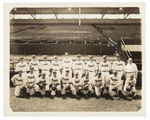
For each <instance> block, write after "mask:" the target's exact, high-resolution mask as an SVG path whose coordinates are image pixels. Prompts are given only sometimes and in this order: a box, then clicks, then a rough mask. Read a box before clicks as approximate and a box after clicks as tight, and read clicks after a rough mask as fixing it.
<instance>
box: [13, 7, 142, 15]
mask: <svg viewBox="0 0 150 120" xmlns="http://www.w3.org/2000/svg"><path fill="white" fill-rule="evenodd" d="M80 10H81V14H104V13H105V14H140V11H139V8H138V7H122V8H119V7H82V8H80ZM29 13H31V14H78V13H79V8H74V7H73V8H14V9H12V10H11V11H10V14H29Z"/></svg>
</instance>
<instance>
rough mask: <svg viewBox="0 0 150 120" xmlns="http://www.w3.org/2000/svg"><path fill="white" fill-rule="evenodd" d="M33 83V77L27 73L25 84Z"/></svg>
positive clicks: (34, 80)
mask: <svg viewBox="0 0 150 120" xmlns="http://www.w3.org/2000/svg"><path fill="white" fill-rule="evenodd" d="M35 82H36V79H35V75H34V74H31V73H28V74H27V83H28V84H33V83H35Z"/></svg>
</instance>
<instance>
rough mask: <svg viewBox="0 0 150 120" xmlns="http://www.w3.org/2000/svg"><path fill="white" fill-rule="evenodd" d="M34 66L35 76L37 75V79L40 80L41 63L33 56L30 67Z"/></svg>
mask: <svg viewBox="0 0 150 120" xmlns="http://www.w3.org/2000/svg"><path fill="white" fill-rule="evenodd" d="M30 65H32V66H33V68H34V72H33V73H34V74H35V77H36V80H37V79H38V76H39V61H37V60H36V56H35V55H32V59H31V61H30V62H29V66H30Z"/></svg>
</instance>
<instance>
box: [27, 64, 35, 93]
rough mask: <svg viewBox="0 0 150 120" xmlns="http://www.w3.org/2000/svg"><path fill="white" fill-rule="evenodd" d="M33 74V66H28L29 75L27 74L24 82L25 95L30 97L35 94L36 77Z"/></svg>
mask: <svg viewBox="0 0 150 120" xmlns="http://www.w3.org/2000/svg"><path fill="white" fill-rule="evenodd" d="M33 72H34V68H33V66H30V73H28V74H27V82H26V88H27V93H28V94H29V95H30V96H32V95H33V94H34V93H35V82H36V77H35V75H34V73H33Z"/></svg>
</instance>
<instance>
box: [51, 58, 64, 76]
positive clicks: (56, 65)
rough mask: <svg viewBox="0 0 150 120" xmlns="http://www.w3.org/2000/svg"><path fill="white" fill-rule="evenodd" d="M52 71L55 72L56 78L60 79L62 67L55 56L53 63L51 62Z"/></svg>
mask: <svg viewBox="0 0 150 120" xmlns="http://www.w3.org/2000/svg"><path fill="white" fill-rule="evenodd" d="M51 65H52V71H55V72H57V77H61V73H60V71H61V69H62V66H61V63H60V62H59V61H58V59H57V56H54V61H52V64H51Z"/></svg>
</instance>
